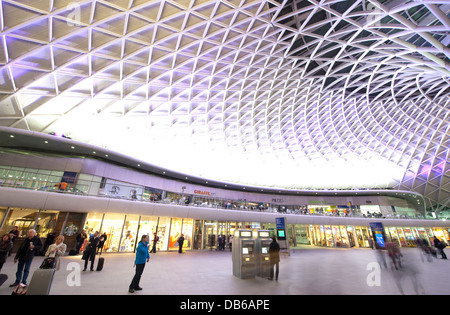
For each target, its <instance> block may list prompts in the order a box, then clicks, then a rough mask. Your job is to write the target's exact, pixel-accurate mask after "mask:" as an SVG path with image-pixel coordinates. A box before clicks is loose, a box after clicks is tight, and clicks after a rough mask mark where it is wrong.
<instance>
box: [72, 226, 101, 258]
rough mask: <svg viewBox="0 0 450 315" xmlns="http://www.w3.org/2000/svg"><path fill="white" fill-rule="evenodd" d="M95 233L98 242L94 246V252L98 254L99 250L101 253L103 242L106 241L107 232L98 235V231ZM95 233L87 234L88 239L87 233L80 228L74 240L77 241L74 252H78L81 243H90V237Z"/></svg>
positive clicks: (81, 245)
mask: <svg viewBox="0 0 450 315" xmlns="http://www.w3.org/2000/svg"><path fill="white" fill-rule="evenodd" d="M95 233H97V237H98V242H97V245H96V247H95V252H96V254H98V253H99V252H100V254H101V253H102V251H103V247H104V246H105V242H106V240H107V238H108V236H107V234H106V233H105V232H103V234H102V235H100V236H98V235H99V232H95ZM95 233H92V234H90V235H89V239H88V235H87V233H86V231H85V230H82V231H81V233H79V234H78V235H77V237H76V242H77V243H76V249H75V254H77V255H78V254H79V253H80V250H81V248H82V247H83V245H85V246H87V245H88V243H90V239H91V238H93V237H94V234H95ZM85 243H86V244H85ZM91 246H92V245H91Z"/></svg>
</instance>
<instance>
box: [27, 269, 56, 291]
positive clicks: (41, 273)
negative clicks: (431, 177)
mask: <svg viewBox="0 0 450 315" xmlns="http://www.w3.org/2000/svg"><path fill="white" fill-rule="evenodd" d="M54 275H55V269H36V271H35V272H34V273H33V277H32V278H31V281H30V284H29V285H28V290H27V295H48V294H49V293H50V288H51V286H52V282H53V276H54Z"/></svg>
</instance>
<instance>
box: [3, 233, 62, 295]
mask: <svg viewBox="0 0 450 315" xmlns="http://www.w3.org/2000/svg"><path fill="white" fill-rule="evenodd" d="M15 231H17V228H15V229H13V231H11V232H10V233H8V234H5V235H3V237H2V240H1V243H0V271H1V269H2V267H3V264H4V263H5V262H6V259H7V257H8V256H9V255H10V253H11V250H12V247H13V240H14V238H15V237H16V236H17V235H18V234H17V233H16V232H15ZM43 246H44V245H43V244H42V241H41V239H40V238H39V237H38V236H37V235H36V231H35V230H34V229H30V230H28V232H27V237H26V238H25V239H24V240H23V242H22V244H20V246H19V248H18V249H17V252H16V254H15V256H14V263H17V271H16V279H15V281H14V283H12V284H11V285H10V287H15V286H17V285H19V284H24V285H26V284H27V279H28V275H29V273H30V267H31V263H32V262H33V259H34V256H36V254H38V253H39V252H40V251H41V249H43ZM66 249H67V246H66V244H64V236H63V235H59V236H57V237H56V239H55V241H54V243H52V244H50V245H49V246H48V247H47V249H46V251H45V257H54V258H55V265H54V268H55V269H56V270H58V269H59V266H60V260H59V258H60V257H61V256H63V255H64V253H65V252H66Z"/></svg>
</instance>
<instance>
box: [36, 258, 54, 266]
mask: <svg viewBox="0 0 450 315" xmlns="http://www.w3.org/2000/svg"><path fill="white" fill-rule="evenodd" d="M55 263H56V259H55V257H47V258H45V259H44V260H43V261H42V264H41V266H40V267H39V268H40V269H53V268H55Z"/></svg>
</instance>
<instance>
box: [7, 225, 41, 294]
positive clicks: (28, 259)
mask: <svg viewBox="0 0 450 315" xmlns="http://www.w3.org/2000/svg"><path fill="white" fill-rule="evenodd" d="M41 248H42V241H41V239H40V238H39V237H37V236H36V231H35V230H33V229H31V230H29V231H28V233H27V238H26V239H25V240H24V241H23V243H22V244H21V245H20V247H19V249H18V250H17V253H16V256H15V257H14V263H17V262H19V264H18V265H17V272H16V281H15V282H14V283H13V284H11V285H10V287H15V286H17V285H18V284H20V283H23V284H27V278H28V274H29V273H30V266H31V263H32V262H33V258H34V255H35V254H36V253H38V252H39V251H40V250H41Z"/></svg>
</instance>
